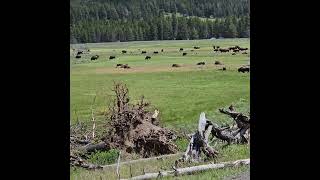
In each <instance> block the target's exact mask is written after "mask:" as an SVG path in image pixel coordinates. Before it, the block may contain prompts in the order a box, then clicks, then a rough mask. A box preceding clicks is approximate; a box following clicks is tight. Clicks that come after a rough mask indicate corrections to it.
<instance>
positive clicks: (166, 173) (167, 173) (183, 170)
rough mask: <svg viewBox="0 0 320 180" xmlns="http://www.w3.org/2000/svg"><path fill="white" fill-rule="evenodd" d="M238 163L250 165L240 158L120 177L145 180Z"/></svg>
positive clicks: (237, 164) (130, 179) (233, 165)
mask: <svg viewBox="0 0 320 180" xmlns="http://www.w3.org/2000/svg"><path fill="white" fill-rule="evenodd" d="M239 165H250V159H241V160H237V161H233V162H224V163H219V164H206V165H199V166H192V167H186V168H179V169H175V170H172V171H163V172H158V173H146V174H144V175H140V176H135V177H132V178H129V179H122V180H146V179H152V178H157V177H165V176H178V175H184V174H192V173H195V172H199V171H207V170H211V169H219V168H225V167H235V166H239Z"/></svg>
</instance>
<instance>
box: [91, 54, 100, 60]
mask: <svg viewBox="0 0 320 180" xmlns="http://www.w3.org/2000/svg"><path fill="white" fill-rule="evenodd" d="M98 58H99V55H94V56H92V57H91V61H93V60H97V59H98Z"/></svg>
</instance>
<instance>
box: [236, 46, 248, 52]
mask: <svg viewBox="0 0 320 180" xmlns="http://www.w3.org/2000/svg"><path fill="white" fill-rule="evenodd" d="M238 49H239V50H240V51H246V50H248V48H241V47H239V48H238Z"/></svg>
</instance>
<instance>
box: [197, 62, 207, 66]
mask: <svg viewBox="0 0 320 180" xmlns="http://www.w3.org/2000/svg"><path fill="white" fill-rule="evenodd" d="M205 64H206V63H205V62H198V63H197V65H205Z"/></svg>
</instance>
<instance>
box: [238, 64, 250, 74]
mask: <svg viewBox="0 0 320 180" xmlns="http://www.w3.org/2000/svg"><path fill="white" fill-rule="evenodd" d="M238 72H242V73H245V72H250V66H242V67H240V68H239V69H238Z"/></svg>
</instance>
